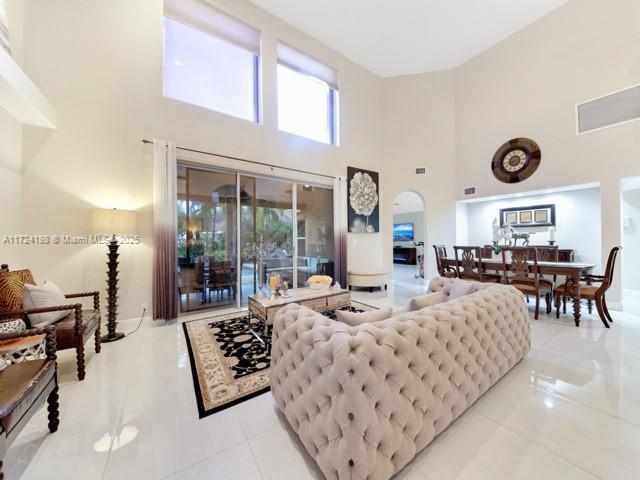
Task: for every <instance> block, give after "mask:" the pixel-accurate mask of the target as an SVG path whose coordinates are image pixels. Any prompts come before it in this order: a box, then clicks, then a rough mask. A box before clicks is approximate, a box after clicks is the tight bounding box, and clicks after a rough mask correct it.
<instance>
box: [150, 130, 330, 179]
mask: <svg viewBox="0 0 640 480" xmlns="http://www.w3.org/2000/svg"><path fill="white" fill-rule="evenodd" d="M142 143H150V144H152V143H153V141H151V140H147V139H146V138H143V139H142ZM176 149H178V150H184V151H186V152H193V153H201V154H203V155H211V156H214V157H221V158H227V159H229V160H237V161H239V162H246V163H252V164H254V165H262V166H263V167H269V168H271V169H272V170H273V169H274V168H278V169H280V170H289V171H291V172H297V173H304V174H305V175H314V176H316V177H325V178H331V179H332V180H335V178H336V177H333V176H331V175H324V174H322V173H314V172H308V171H306V170H300V169H298V168H289V167H280V166H278V165H273V164H271V163H264V162H257V161H255V160H247V159H245V158H238V157H232V156H230V155H222V154H220V153H211V152H203V151H202V150H194V149H192V148H185V147H176Z"/></svg>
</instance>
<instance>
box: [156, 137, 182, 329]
mask: <svg viewBox="0 0 640 480" xmlns="http://www.w3.org/2000/svg"><path fill="white" fill-rule="evenodd" d="M176 168H177V167H176V145H175V143H173V142H167V141H165V140H154V141H153V319H154V320H175V319H176V318H177V317H178V273H177V253H176V248H177V212H176V177H177V171H176Z"/></svg>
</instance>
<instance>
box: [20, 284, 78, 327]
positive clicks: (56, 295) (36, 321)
mask: <svg viewBox="0 0 640 480" xmlns="http://www.w3.org/2000/svg"><path fill="white" fill-rule="evenodd" d="M24 288H25V291H24V308H25V310H28V309H31V308H47V307H57V306H59V305H64V304H66V303H69V302H68V300H67V299H66V298H65V296H64V293H62V290H60V288H58V286H57V285H56V284H55V283H53V282H48V281H46V282H44V284H42V285H25V287H24ZM71 312H73V309H69V310H62V311H56V312H45V313H30V314H29V321H30V322H31V325H32V326H34V327H36V326H39V327H44V326H47V325H51V324H52V323H55V322H57V321H58V320H60V319H61V318H64V317H66V316H67V315H69V313H71Z"/></svg>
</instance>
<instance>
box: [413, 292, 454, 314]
mask: <svg viewBox="0 0 640 480" xmlns="http://www.w3.org/2000/svg"><path fill="white" fill-rule="evenodd" d="M448 299H449V298H448V297H447V295H446V294H445V293H444V292H432V293H427V294H426V295H420V296H418V297H413V298H412V299H411V300H410V301H409V308H408V309H407V311H409V312H415V311H416V310H422V309H423V308H427V307H432V306H434V305H437V304H438V303H443V302H446V301H447V300H448Z"/></svg>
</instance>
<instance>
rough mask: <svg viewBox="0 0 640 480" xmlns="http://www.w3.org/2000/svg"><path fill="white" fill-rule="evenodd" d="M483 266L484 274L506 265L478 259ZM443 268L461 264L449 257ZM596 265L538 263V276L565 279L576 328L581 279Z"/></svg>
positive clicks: (577, 324)
mask: <svg viewBox="0 0 640 480" xmlns="http://www.w3.org/2000/svg"><path fill="white" fill-rule="evenodd" d="M476 261H477V262H480V263H481V265H482V270H483V271H484V272H487V271H490V272H503V271H504V269H505V265H504V264H503V263H502V259H497V258H482V259H476ZM441 262H442V266H447V267H451V268H454V269H455V268H456V266H457V264H458V263H459V264H460V265H462V263H461V262H458V261H456V259H455V258H452V257H447V258H443V259H441ZM529 265H531V266H533V265H534V262H533V261H530V262H529ZM509 266H510V262H509V261H507V262H506V267H507V269H508V268H509ZM594 267H595V264H593V263H581V262H541V261H539V262H538V274H539V275H553V276H555V277H565V278H566V280H565V281H566V284H567V292H568V293H569V296H570V297H571V298H572V299H573V321H574V323H575V324H576V327H578V326H580V278H581V277H583V276H584V275H587V274H589V273H591V271H592V270H593V268H594Z"/></svg>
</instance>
